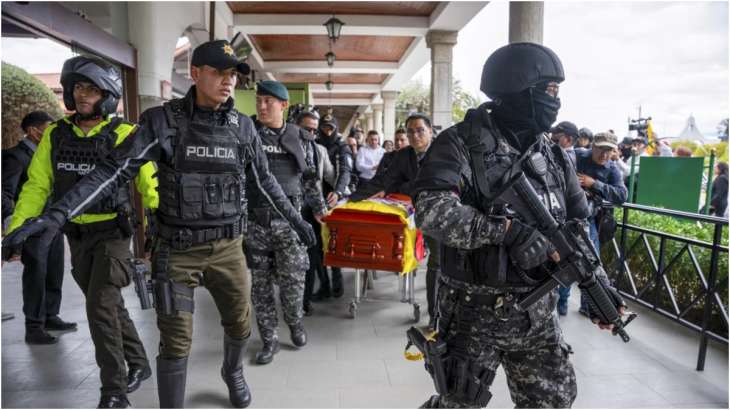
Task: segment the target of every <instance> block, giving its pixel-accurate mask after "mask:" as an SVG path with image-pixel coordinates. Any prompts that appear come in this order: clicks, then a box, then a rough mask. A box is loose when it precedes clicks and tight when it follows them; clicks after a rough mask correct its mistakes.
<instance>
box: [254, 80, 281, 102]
mask: <svg viewBox="0 0 730 410" xmlns="http://www.w3.org/2000/svg"><path fill="white" fill-rule="evenodd" d="M256 94H258V95H270V96H272V97H276V98H278V99H280V100H282V101H289V90H287V89H286V87H285V86H284V84H282V83H280V82H278V81H274V80H262V81H259V82H258V83H257V84H256Z"/></svg>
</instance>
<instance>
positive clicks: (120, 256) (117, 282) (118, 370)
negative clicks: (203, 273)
mask: <svg viewBox="0 0 730 410" xmlns="http://www.w3.org/2000/svg"><path fill="white" fill-rule="evenodd" d="M61 85H62V86H63V101H64V104H65V105H66V108H67V109H68V110H69V111H75V113H74V114H72V115H71V116H68V117H65V118H62V119H61V120H59V121H56V122H55V123H53V124H51V125H50V126H49V127H48V128H47V129H46V131H45V132H44V135H43V139H42V140H41V142H40V144H39V145H38V150H37V151H36V153H35V155H34V156H33V160H32V161H31V163H30V167H29V168H28V182H26V184H25V185H24V186H23V190H22V192H21V193H20V198H19V200H18V203H17V205H16V207H15V212H14V213H13V219H12V222H11V224H10V226H9V227H8V232H9V233H11V234H10V235H9V236H8V237H7V239H11V238H16V239H15V240H13V241H11V242H14V244H16V245H17V244H19V243H21V242H22V240H23V239H24V238H25V237H28V236H29V235H31V234H32V230H33V229H35V230H36V232H41V231H43V229H39V228H42V227H44V226H49V224H50V226H52V229H48V230H45V231H44V232H43V234H42V235H41V236H40V238H38V239H34V241H35V242H33V246H34V247H36V249H35V252H37V254H39V255H43V254H45V253H46V252H48V248H49V245H50V246H51V247H52V246H53V245H52V243H53V242H55V241H56V240H58V239H57V234H58V231H59V228H61V227H63V231H64V232H65V233H66V237H67V238H68V243H69V247H70V249H71V265H72V274H73V278H74V280H75V281H76V283H77V284H78V285H79V287H81V290H82V291H83V292H84V295H85V296H86V315H87V317H88V320H89V331H90V332H91V339H92V341H93V342H94V347H95V348H96V362H97V365H98V366H99V368H100V376H101V400H100V402H99V407H101V408H124V407H127V406H129V401H128V400H127V396H126V395H127V393H131V392H133V391H134V390H136V389H137V388H139V386H140V384H141V382H142V380H144V379H147V378H149V377H150V376H151V374H152V373H151V370H150V366H149V362H148V360H147V354H146V353H145V350H144V346H143V345H142V342H141V341H140V339H139V336H138V334H137V330H136V329H135V327H134V323H132V320H131V319H130V317H129V313H128V312H127V309H126V308H125V307H124V299H123V297H122V293H121V288H123V287H125V286H127V285H129V281H130V272H129V269H130V266H129V264H128V262H127V260H128V259H129V258H131V256H132V255H131V253H130V250H129V249H130V238H131V236H132V224H131V222H130V219H129V215H131V202H130V194H129V189H128V186H127V184H125V183H121V182H117V181H116V180H113V181H110V182H109V183H107V184H106V186H105V189H104V192H103V193H96V194H94V195H93V197H94V199H95V201H94V203H93V204H91V203H89V206H85V207H83V209H77V210H75V211H74V212H69V211H68V210H67V209H65V208H64V209H59V208H53V207H51V208H50V209H49V210H48V211H46V213H45V214H43V215H41V216H40V217H38V215H40V214H41V212H43V210H44V207H45V206H46V202H47V201H48V200H49V199H51V200H52V201H60V200H62V199H63V198H64V195H66V194H67V193H68V194H69V195H71V196H73V197H76V198H77V199H81V197H79V196H78V195H77V194H74V193H73V192H71V191H73V189H72V188H73V187H74V185H75V184H76V183H77V182H78V181H79V180H81V179H82V178H83V177H84V176H85V175H87V174H88V173H89V172H90V171H91V170H93V169H94V168H95V167H99V166H101V164H102V161H104V159H105V158H106V157H107V155H108V154H109V153H110V152H111V151H112V149H113V148H114V147H115V146H116V145H118V144H120V143H122V142H123V141H125V140H126V138H127V136H128V135H129V134H130V133H131V132H132V131H133V130H134V128H135V127H134V125H133V124H130V123H127V122H125V121H123V120H122V119H121V118H114V117H111V116H110V115H111V114H114V113H116V110H117V105H118V103H119V99H120V98H121V96H122V80H121V77H120V75H119V71H117V69H116V68H114V67H113V66H111V65H109V64H108V63H106V62H104V61H102V60H100V59H97V58H92V57H86V56H78V57H74V58H71V59H69V60H67V61H66V62H65V63H64V65H63V69H62V70H61ZM138 166H139V167H140V172H139V176H138V177H137V179H136V180H135V182H136V186H137V190H138V191H139V192H140V193H141V194H142V197H143V203H144V206H145V207H148V208H156V207H157V203H158V196H157V191H156V190H155V189H156V186H157V181H156V180H155V178H154V177H153V175H154V172H155V169H154V165H153V164H151V163H146V162H145V161H143V162H140V163H139V165H138ZM90 196H92V195H90ZM36 217H37V218H36ZM29 229H30V230H29ZM29 244H30V242H29V243H26V246H28V245H29ZM125 362H126V363H125ZM127 364H128V365H129V372H127V370H126V369H127Z"/></svg>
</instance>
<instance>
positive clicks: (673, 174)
mask: <svg viewBox="0 0 730 410" xmlns="http://www.w3.org/2000/svg"><path fill="white" fill-rule="evenodd" d="M703 163H704V158H702V157H693V158H671V157H642V158H641V164H640V165H641V166H640V172H639V183H638V189H637V192H636V194H637V195H636V202H638V203H640V204H644V205H650V206H658V207H661V208H666V209H674V210H677V211H686V212H697V209H698V207H699V202H700V190H701V188H702V167H703Z"/></svg>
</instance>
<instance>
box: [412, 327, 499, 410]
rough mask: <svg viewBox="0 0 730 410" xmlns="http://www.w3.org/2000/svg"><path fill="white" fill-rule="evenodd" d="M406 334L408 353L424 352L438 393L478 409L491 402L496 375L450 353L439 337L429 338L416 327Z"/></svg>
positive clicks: (465, 358) (424, 357) (426, 364)
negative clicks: (411, 348) (412, 348)
mask: <svg viewBox="0 0 730 410" xmlns="http://www.w3.org/2000/svg"><path fill="white" fill-rule="evenodd" d="M406 334H407V336H408V344H407V345H406V350H408V348H409V347H410V346H416V348H417V349H418V350H419V351H420V352H421V354H422V355H423V359H424V362H425V367H426V371H428V373H429V374H430V375H431V378H432V379H433V383H434V387H435V388H436V393H438V394H439V395H441V396H449V397H450V398H451V399H453V400H455V401H457V402H460V403H468V404H470V405H474V406H475V407H486V406H487V403H489V401H490V400H491V399H492V393H491V392H490V391H489V387H490V386H491V385H492V382H493V381H494V376H495V372H494V371H492V370H490V369H488V368H486V367H484V366H481V365H480V364H478V363H476V362H474V361H473V360H471V359H470V358H468V357H462V356H459V355H456V354H453V353H451V352H449V351H448V348H447V345H446V341H444V340H443V338H441V337H440V336H439V335H438V334H433V335H429V336H426V335H424V334H423V332H422V331H421V330H420V329H418V328H415V327H411V328H410V329H408V331H407V332H406Z"/></svg>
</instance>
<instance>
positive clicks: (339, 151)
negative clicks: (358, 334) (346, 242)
mask: <svg viewBox="0 0 730 410" xmlns="http://www.w3.org/2000/svg"><path fill="white" fill-rule="evenodd" d="M317 142H318V143H319V144H321V145H323V146H324V147H325V148H327V153H328V154H329V157H330V162H332V165H334V167H335V184H334V185H330V184H329V183H328V182H327V181H326V180H325V181H324V183H323V187H322V190H323V191H324V194H325V195H326V199H327V206H328V207H330V208H332V207H334V206H335V205H336V204H337V201H338V200H340V199H342V198H344V197H345V193H346V192H348V185H350V175H351V172H352V169H353V166H354V165H353V164H354V160H353V155H352V151H351V150H350V147H348V146H347V144H346V143H345V142H344V141H343V139H342V135H340V133H339V132H337V121H336V120H335V118H334V117H333V116H332V114H326V115H325V116H324V117H322V119H321V121H320V123H319V138H318V139H317ZM331 269H332V287H330V280H329V277H328V276H327V271H326V269H325V271H324V275H323V276H322V277H320V278H319V279H320V280H319V283H320V285H319V290H318V291H317V292H316V293H315V294H314V295H313V297H312V300H315V301H317V300H323V299H327V298H329V297H331V296H334V297H340V296H342V295H343V293H344V289H343V288H342V270H341V269H340V268H335V267H332V268H331Z"/></svg>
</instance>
